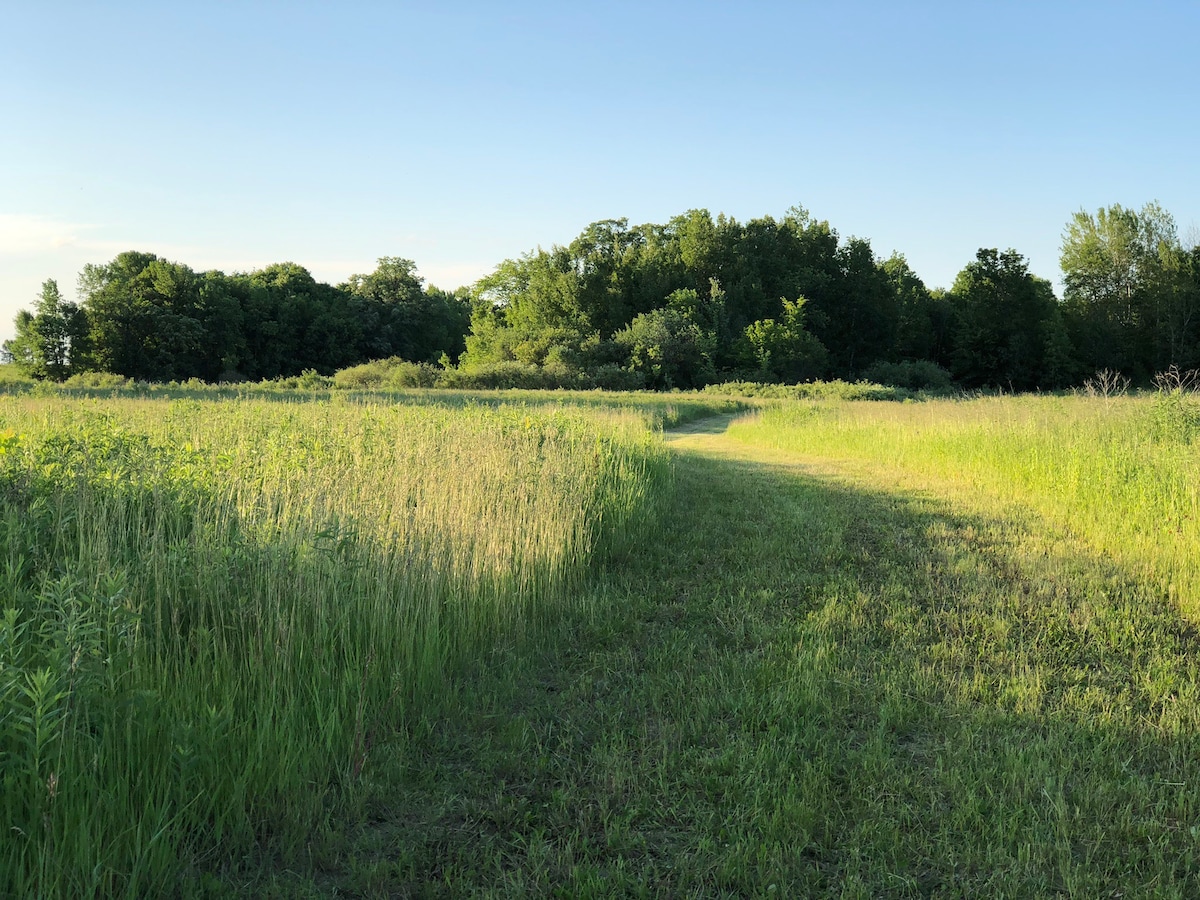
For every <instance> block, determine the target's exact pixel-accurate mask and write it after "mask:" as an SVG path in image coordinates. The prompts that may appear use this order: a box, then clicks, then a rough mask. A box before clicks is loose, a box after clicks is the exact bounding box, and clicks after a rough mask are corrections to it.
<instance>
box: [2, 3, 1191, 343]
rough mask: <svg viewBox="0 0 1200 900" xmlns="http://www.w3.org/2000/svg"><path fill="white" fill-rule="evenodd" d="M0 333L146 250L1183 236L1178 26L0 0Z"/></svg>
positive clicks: (435, 266) (1187, 207)
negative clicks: (770, 230) (633, 227)
mask: <svg viewBox="0 0 1200 900" xmlns="http://www.w3.org/2000/svg"><path fill="white" fill-rule="evenodd" d="M0 11H2V12H3V19H2V21H3V22H4V27H3V30H2V31H0V338H6V337H11V335H12V331H13V329H12V319H13V316H14V315H15V313H16V311H17V309H19V308H21V307H26V308H29V307H32V305H33V303H34V302H35V300H36V297H37V294H38V291H39V288H40V285H41V283H42V281H44V280H45V279H47V278H54V279H57V280H58V282H59V286H60V287H61V288H62V289H63V291H64V293H65V294H66V296H67V297H68V298H71V297H73V296H74V287H75V280H76V276H77V274H78V272H79V270H80V268H81V267H82V266H83V264H84V263H88V262H94V263H103V262H107V261H108V260H110V259H112V258H113V257H114V256H115V255H116V254H117V253H119V252H121V251H122V250H132V249H136V250H147V251H150V252H154V253H157V254H159V255H160V256H165V257H167V258H169V259H172V260H176V261H179V262H183V263H187V264H188V265H190V266H192V267H193V268H194V269H197V270H202V269H207V268H219V269H222V270H224V271H226V272H232V271H239V270H248V269H252V268H257V267H260V266H263V265H267V264H269V263H272V262H283V261H294V262H297V263H300V264H302V265H304V266H307V267H308V268H309V269H310V270H311V271H312V272H313V274H314V275H315V276H316V277H318V278H320V279H322V280H326V281H330V282H334V283H336V282H339V281H341V280H343V279H345V278H346V277H347V276H348V275H350V274H352V273H356V272H369V271H371V270H372V269H373V268H374V267H375V260H376V259H377V258H378V257H380V256H403V257H407V258H410V259H413V260H415V261H416V263H417V267H418V270H419V271H420V273H421V274H422V275H424V276H425V277H426V278H427V279H428V280H429V281H430V282H432V283H434V284H437V285H439V286H441V287H445V288H453V287H457V286H458V285H460V284H469V283H471V282H472V281H474V280H475V279H476V278H478V277H479V276H481V275H483V274H485V273H486V272H489V271H491V269H492V268H493V267H494V266H495V265H496V264H497V263H498V262H500V261H501V260H503V259H505V258H507V257H514V256H517V255H519V254H521V253H523V252H525V251H528V250H530V249H533V248H534V247H536V246H538V245H542V246H546V247H548V246H550V245H551V244H555V243H567V242H569V241H570V240H571V239H572V238H573V237H575V236H576V235H577V234H578V233H579V232H580V231H582V230H583V229H584V227H585V226H586V225H587V224H588V223H590V222H593V221H596V220H598V219H605V218H619V217H627V218H628V219H629V220H630V222H631V223H634V224H636V223H641V222H665V221H667V220H668V219H669V218H670V217H671V216H674V215H676V214H679V213H681V212H684V211H685V210H687V209H691V208H696V207H704V208H707V209H709V210H710V211H711V212H712V213H713V214H714V215H715V214H716V213H718V212H725V213H727V214H729V215H732V216H734V217H735V218H737V219H740V220H745V219H749V218H753V217H756V216H762V215H773V216H776V217H779V216H782V215H783V214H784V213H785V212H786V210H787V209H788V208H789V207H790V206H793V205H797V204H799V205H802V206H804V207H805V208H807V209H808V210H809V211H810V212H811V213H812V214H813V215H814V216H815V217H816V218H818V219H827V220H828V221H829V222H830V224H831V225H832V226H833V227H834V228H836V229H837V230H838V232H839V233H841V234H842V235H844V236H848V235H858V236H861V237H865V238H868V239H869V240H870V241H871V244H872V246H873V247H874V249H875V251H876V253H878V254H880V255H881V256H887V255H890V254H891V252H892V251H893V250H898V251H900V252H902V253H904V254H905V255H906V256H907V257H908V260H909V263H910V264H911V265H912V267H913V268H914V269H915V270H916V271H917V273H918V274H919V275H921V276H922V277H923V278H924V279H925V281H926V283H927V284H929V285H930V286H931V287H936V286H946V287H948V286H949V285H950V283H951V282H952V281H953V279H954V276H955V274H956V273H957V272H958V270H959V269H961V268H962V267H963V266H964V265H965V264H966V263H968V262H969V261H971V260H972V259H973V258H974V255H975V251H976V250H977V249H978V248H979V247H998V248H1000V249H1006V248H1009V247H1012V248H1014V249H1016V250H1018V251H1019V252H1021V253H1023V254H1025V255H1026V257H1027V258H1028V259H1029V261H1030V268H1031V269H1032V271H1034V272H1035V273H1036V274H1039V275H1042V276H1043V277H1046V278H1050V279H1051V280H1054V281H1056V282H1057V280H1058V277H1059V273H1058V248H1059V242H1060V239H1061V234H1062V230H1063V227H1064V226H1065V224H1066V222H1067V220H1068V219H1069V218H1070V216H1071V214H1072V213H1073V212H1075V211H1077V210H1079V209H1086V210H1089V211H1095V210H1096V209H1097V208H1099V207H1100V206H1107V205H1110V204H1113V203H1121V204H1123V205H1125V206H1135V207H1140V206H1141V205H1142V204H1143V203H1146V202H1147V201H1150V200H1158V201H1159V202H1160V203H1161V204H1162V205H1163V206H1164V207H1165V208H1166V209H1167V210H1169V211H1170V212H1172V213H1173V214H1174V215H1175V217H1176V220H1177V221H1178V223H1179V226H1180V231H1181V233H1183V234H1185V235H1186V234H1189V233H1191V234H1192V235H1193V236H1194V235H1195V234H1196V227H1197V223H1198V222H1200V179H1198V178H1197V161H1198V157H1200V116H1198V115H1197V113H1196V99H1195V98H1196V96H1197V94H1196V92H1197V89H1198V83H1200V79H1198V78H1197V76H1198V75H1200V54H1198V53H1197V50H1196V40H1197V37H1200V4H1197V3H1195V2H1173V3H1155V2H1139V3H1133V2H1128V3H1105V2H1054V0H1049V2H1036V3H1027V2H1005V3H1000V2H994V3H978V2H970V0H959V2H946V3H932V2H926V3H897V2H838V3H834V2H828V0H824V2H820V3H816V2H791V3H787V2H779V3H765V2H763V3H756V2H752V0H748V2H742V3H737V4H735V3H732V2H730V3H706V2H686V3H685V2H653V0H646V2H641V3H632V2H630V3H627V2H621V0H616V2H606V3H602V4H586V5H584V4H571V3H563V2H557V3H534V2H523V0H510V2H506V3H455V2H452V0H449V2H442V3H436V4H435V3H432V2H431V3H405V2H377V3H367V2H339V3H333V2H329V3H302V2H274V3H267V2H253V0H251V2H223V0H208V2H204V3H200V2H173V3H166V2H162V0H157V2H153V3H129V2H119V0H118V2H111V3H103V4H101V3H94V2H88V3H71V2H56V3H31V2H16V0H0Z"/></svg>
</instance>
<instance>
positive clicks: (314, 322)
mask: <svg viewBox="0 0 1200 900" xmlns="http://www.w3.org/2000/svg"><path fill="white" fill-rule="evenodd" d="M79 295H80V298H81V306H78V307H77V306H76V305H75V304H72V303H66V302H64V301H63V300H62V298H61V296H60V295H59V293H58V287H57V285H55V283H54V282H52V281H48V282H46V286H45V287H44V288H43V293H42V298H41V300H40V302H39V304H38V307H37V310H36V312H35V313H30V312H28V311H25V310H22V311H21V312H20V313H19V314H18V315H17V320H16V325H17V337H16V338H15V339H14V340H11V341H8V342H6V344H5V347H4V349H5V351H6V352H7V354H8V355H9V356H10V357H11V358H12V359H13V361H14V362H16V363H17V364H18V365H19V366H20V367H21V368H22V369H23V370H25V371H27V372H29V373H30V374H32V375H33V376H34V377H37V378H49V379H53V380H58V381H61V380H64V379H66V378H68V377H70V376H71V375H73V374H75V373H79V372H108V373H113V374H116V375H119V376H121V377H127V378H134V379H137V380H139V381H147V382H168V381H186V380H188V379H193V378H195V379H200V380H201V381H206V382H216V381H244V380H253V381H258V380H262V379H272V378H281V377H295V376H299V375H300V374H301V373H303V372H305V371H307V370H312V371H314V372H316V373H318V374H322V375H332V373H333V372H334V371H336V370H338V369H342V368H346V367H348V366H353V365H355V364H356V363H360V362H363V361H365V360H368V359H378V358H383V357H390V356H399V357H403V358H404V359H406V360H409V361H411V362H419V363H434V362H437V361H439V360H440V359H442V358H443V357H446V356H457V355H458V354H459V353H461V352H462V350H463V348H464V343H463V336H464V334H465V333H466V330H467V324H468V321H469V319H470V303H469V300H468V298H467V296H466V292H465V291H459V292H457V293H449V292H446V291H442V290H439V289H438V288H435V287H424V286H423V284H422V280H421V278H420V277H419V276H418V275H417V274H416V267H415V265H414V264H413V263H412V262H411V261H410V260H405V259H397V258H391V257H385V258H383V259H381V260H380V261H379V267H378V268H377V269H376V270H375V272H373V273H371V274H369V275H355V276H352V277H351V279H350V281H349V282H348V283H347V284H344V285H341V286H338V287H334V286H332V285H329V284H326V283H324V282H320V281H317V280H316V279H315V278H313V276H312V275H311V274H310V273H309V272H308V270H307V269H305V268H304V267H303V266H299V265H297V264H295V263H278V264H276V265H272V266H268V267H267V268H265V269H260V270H258V271H254V272H249V273H236V274H233V275H226V274H225V273H223V272H217V271H213V272H203V273H196V272H194V271H193V270H192V269H190V268H189V267H188V266H186V265H183V264H181V263H174V262H168V261H167V260H164V259H161V258H159V257H157V256H155V255H154V254H152V253H136V252H127V253H121V254H119V255H118V256H117V257H116V258H115V259H113V260H112V261H111V262H109V263H106V264H104V265H88V266H85V267H84V269H83V272H82V273H81V274H80V277H79Z"/></svg>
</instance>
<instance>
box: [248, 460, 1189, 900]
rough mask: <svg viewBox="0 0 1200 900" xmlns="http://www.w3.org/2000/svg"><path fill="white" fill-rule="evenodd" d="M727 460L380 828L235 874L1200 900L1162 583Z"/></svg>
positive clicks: (980, 527) (316, 887) (467, 705)
mask: <svg viewBox="0 0 1200 900" xmlns="http://www.w3.org/2000/svg"><path fill="white" fill-rule="evenodd" d="M703 440H707V441H715V440H720V439H714V438H711V437H705V438H703ZM697 446H700V447H703V446H704V444H699V445H697ZM709 446H710V447H711V446H713V445H712V444H710V445H709ZM717 449H718V450H719V454H720V455H717V454H713V455H704V453H700V452H695V451H693V452H689V453H681V454H680V456H679V458H678V465H677V468H678V472H677V492H676V496H675V503H674V508H673V509H672V510H671V513H670V516H669V519H668V520H667V521H668V524H667V526H666V527H664V529H663V531H662V533H661V535H660V539H659V540H657V541H655V542H653V543H647V544H646V545H644V546H642V547H640V548H639V549H637V550H636V551H635V552H631V553H629V554H628V555H626V556H624V557H622V558H618V559H616V560H614V562H613V563H612V564H611V565H610V567H609V568H608V570H607V572H606V574H605V576H604V578H603V579H602V581H601V583H600V584H599V585H598V586H597V587H596V588H594V590H595V596H594V597H593V598H592V601H593V602H590V603H586V604H581V605H580V606H579V607H578V608H579V609H581V610H588V612H586V613H584V612H579V613H566V614H564V618H563V620H562V621H561V622H560V623H559V627H558V628H557V630H556V633H557V637H556V638H555V639H554V640H553V641H552V642H550V643H548V644H546V645H545V646H542V647H540V648H536V647H531V646H528V645H526V646H523V647H522V646H515V645H514V646H508V647H502V648H499V649H497V650H496V651H495V652H494V653H492V654H491V655H489V656H487V657H486V658H481V659H479V660H478V663H477V669H476V672H475V674H474V676H473V677H472V678H471V679H469V680H468V681H466V682H464V684H463V687H462V689H461V691H460V692H459V694H458V695H457V696H456V697H454V698H451V699H450V700H448V701H447V703H446V705H445V706H443V707H442V708H441V709H440V710H439V712H438V713H437V714H436V715H432V716H430V717H429V718H427V719H426V720H425V721H424V722H423V723H422V725H421V727H420V728H418V730H417V733H415V734H413V735H411V736H410V743H409V746H408V753H407V754H405V755H404V756H400V755H397V756H396V757H395V760H396V768H394V769H393V770H391V771H388V770H385V769H383V768H381V769H379V770H377V771H375V772H374V773H372V777H374V778H375V779H376V782H375V785H376V788H375V790H374V792H373V793H372V794H371V795H370V796H369V797H368V798H367V800H366V801H365V802H364V805H363V807H362V809H361V815H360V817H359V818H358V820H357V821H356V822H354V823H353V824H350V825H347V826H346V827H345V828H344V829H342V830H340V831H335V832H334V833H333V834H332V836H330V837H328V838H325V839H322V840H321V841H320V842H317V843H314V844H313V845H311V846H310V847H309V848H308V850H307V855H306V856H305V858H304V859H289V860H276V861H274V862H273V866H272V867H269V868H267V869H262V870H259V871H260V874H258V875H256V876H254V877H252V878H247V877H244V876H239V875H237V874H236V873H233V872H228V873H226V877H227V880H226V882H225V883H226V884H229V885H234V884H236V885H237V886H238V887H239V888H240V889H242V890H243V891H245V892H246V893H248V894H251V893H253V894H258V893H267V894H270V893H274V894H276V895H280V896H292V895H303V894H314V895H318V894H331V893H335V892H336V893H338V894H340V895H346V894H348V895H351V896H391V895H412V896H464V895H479V896H521V895H529V896H544V895H553V894H559V895H566V896H599V895H606V896H609V895H629V896H748V895H749V896H759V895H778V896H838V897H953V896H990V897H1038V896H1089V897H1092V896H1163V897H1174V896H1177V897H1184V896H1192V895H1194V894H1195V890H1196V880H1195V879H1196V875H1197V871H1198V867H1197V862H1196V853H1197V841H1198V837H1200V829H1198V827H1197V826H1198V825H1200V727H1198V725H1200V721H1198V714H1197V709H1198V705H1197V699H1198V693H1200V685H1198V680H1197V675H1196V668H1197V667H1196V665H1195V658H1196V654H1197V651H1198V650H1200V641H1198V639H1197V634H1196V633H1195V631H1193V629H1192V628H1191V627H1190V626H1189V625H1188V624H1187V623H1186V622H1185V621H1184V620H1182V619H1181V618H1180V617H1179V616H1178V615H1176V614H1175V613H1174V612H1173V611H1172V609H1171V607H1170V604H1169V603H1167V602H1166V601H1165V598H1164V597H1163V596H1162V595H1161V594H1159V593H1156V592H1154V591H1151V590H1148V589H1145V588H1142V587H1139V586H1138V585H1137V584H1135V583H1133V582H1131V581H1130V580H1129V579H1128V578H1126V577H1124V576H1123V575H1122V573H1121V572H1119V571H1117V570H1116V569H1114V568H1113V567H1112V566H1111V565H1110V564H1108V563H1106V562H1105V561H1103V560H1098V559H1096V558H1091V557H1089V556H1087V555H1086V554H1085V553H1084V552H1082V551H1081V550H1080V549H1079V548H1078V547H1077V546H1076V545H1073V544H1071V543H1069V542H1068V541H1067V540H1066V539H1065V538H1063V536H1062V535H1060V534H1056V533H1054V532H1053V531H1049V530H1047V529H1046V527H1045V526H1044V525H1043V524H1042V523H1041V522H1039V521H1038V520H1036V519H1033V518H1026V519H1023V518H1021V517H1020V516H1016V517H1013V516H1011V515H1010V516H1008V517H997V516H988V515H983V514H980V513H972V512H962V511H955V510H952V509H950V508H948V507H947V506H946V505H945V504H944V502H942V501H939V500H938V499H936V498H934V497H932V496H931V495H928V494H920V493H916V492H913V491H894V490H887V491H881V490H877V489H869V488H866V487H864V486H863V485H861V484H857V485H856V484H851V483H847V482H844V481H839V480H837V479H831V478H830V477H829V475H828V473H811V472H808V471H806V470H804V469H803V468H801V467H799V466H796V465H793V464H787V463H782V462H779V461H778V459H779V458H777V459H776V461H775V462H769V461H764V460H765V459H766V458H765V457H763V456H762V455H761V454H756V452H755V451H753V450H752V449H747V448H744V447H743V448H742V449H741V450H739V451H735V450H733V449H732V445H725V446H721V447H719V448H717ZM732 452H737V453H740V454H741V455H740V458H733V457H730V456H729V455H728V454H730V453H732ZM380 756H381V757H382V758H387V755H386V754H381V755H380ZM266 873H269V874H266Z"/></svg>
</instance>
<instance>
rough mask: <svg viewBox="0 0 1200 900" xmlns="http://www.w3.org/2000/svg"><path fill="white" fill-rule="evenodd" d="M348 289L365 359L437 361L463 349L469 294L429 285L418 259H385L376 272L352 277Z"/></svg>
mask: <svg viewBox="0 0 1200 900" xmlns="http://www.w3.org/2000/svg"><path fill="white" fill-rule="evenodd" d="M342 287H343V289H344V290H346V291H347V292H348V293H349V294H350V297H351V303H350V306H349V309H350V310H351V311H352V312H353V315H354V318H355V320H356V323H357V327H358V328H359V329H360V330H361V333H362V337H361V345H360V347H359V348H358V349H359V353H360V355H361V356H363V357H364V358H367V359H385V358H388V357H393V356H398V357H400V358H401V359H405V360H408V361H410V362H430V363H432V362H437V361H438V360H439V359H440V358H441V357H442V356H443V355H446V356H450V357H457V356H458V355H459V354H461V353H462V351H463V348H464V344H463V335H464V334H465V333H466V331H467V328H468V326H469V323H470V312H471V306H470V301H469V299H468V297H467V296H466V293H465V292H461V293H451V292H447V291H442V290H439V289H438V288H435V287H428V288H427V287H425V286H424V280H423V279H422V278H421V277H420V276H419V275H418V274H417V266H416V263H414V262H413V261H412V260H410V259H401V258H400V257H395V256H385V257H382V258H381V259H380V260H379V265H378V266H377V267H376V269H375V271H374V272H372V273H370V274H369V275H352V276H350V279H349V280H348V281H347V282H346V284H344V285H342Z"/></svg>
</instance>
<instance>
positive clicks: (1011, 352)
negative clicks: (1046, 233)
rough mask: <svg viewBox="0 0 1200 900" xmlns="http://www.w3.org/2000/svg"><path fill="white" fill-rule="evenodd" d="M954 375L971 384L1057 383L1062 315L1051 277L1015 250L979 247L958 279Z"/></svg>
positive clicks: (954, 299) (1026, 386)
mask: <svg viewBox="0 0 1200 900" xmlns="http://www.w3.org/2000/svg"><path fill="white" fill-rule="evenodd" d="M951 298H952V302H953V304H954V311H955V334H954V345H955V346H954V351H953V355H952V362H953V365H954V370H953V371H954V374H955V376H956V377H957V378H958V379H959V380H961V381H962V382H963V383H964V384H967V385H971V386H984V385H993V386H998V387H1007V388H1010V389H1013V390H1029V389H1031V388H1036V387H1057V386H1058V385H1057V383H1056V382H1057V381H1058V380H1060V379H1061V378H1062V366H1063V361H1062V360H1061V359H1060V358H1059V357H1060V355H1061V352H1062V340H1061V330H1062V325H1061V318H1060V316H1059V315H1058V302H1057V300H1056V298H1055V296H1054V290H1053V288H1051V286H1050V282H1048V281H1046V280H1045V279H1043V278H1038V277H1037V276H1035V275H1031V274H1030V273H1029V268H1028V265H1027V263H1026V262H1025V258H1024V257H1023V256H1021V254H1019V253H1017V252H1016V251H1015V250H1007V251H1005V252H1003V253H1001V252H1000V251H999V250H994V249H981V250H980V251H979V252H978V253H977V254H976V255H975V261H974V262H972V263H970V264H969V265H967V267H966V268H964V269H963V270H962V271H961V272H960V273H959V274H958V277H957V278H956V279H955V281H954V289H953V291H952V292H951Z"/></svg>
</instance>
